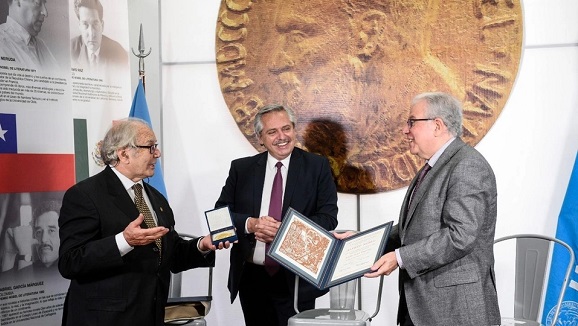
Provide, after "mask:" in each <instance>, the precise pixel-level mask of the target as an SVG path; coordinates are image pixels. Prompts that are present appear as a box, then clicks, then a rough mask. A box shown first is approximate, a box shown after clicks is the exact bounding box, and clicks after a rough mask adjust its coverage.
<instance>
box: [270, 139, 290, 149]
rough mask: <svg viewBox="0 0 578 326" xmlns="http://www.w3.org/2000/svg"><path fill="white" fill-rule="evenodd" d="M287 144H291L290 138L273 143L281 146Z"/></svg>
mask: <svg viewBox="0 0 578 326" xmlns="http://www.w3.org/2000/svg"><path fill="white" fill-rule="evenodd" d="M287 144H289V141H288V140H283V141H278V142H276V143H275V144H273V145H275V146H279V147H283V146H286V145H287Z"/></svg>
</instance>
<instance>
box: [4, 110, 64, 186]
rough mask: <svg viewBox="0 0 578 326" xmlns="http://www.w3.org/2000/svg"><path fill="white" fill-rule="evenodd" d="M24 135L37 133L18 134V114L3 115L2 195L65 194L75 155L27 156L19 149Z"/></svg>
mask: <svg viewBox="0 0 578 326" xmlns="http://www.w3.org/2000/svg"><path fill="white" fill-rule="evenodd" d="M22 132H26V133H34V130H19V129H18V115H17V114H9V113H0V180H1V181H0V193H22V192H43V191H64V190H66V189H68V188H69V187H70V186H72V185H73V184H74V182H75V180H74V179H75V174H74V154H37V153H26V151H25V150H23V149H20V148H19V147H18V139H19V135H20V136H22V135H23V134H22ZM27 136H29V135H27ZM38 137H39V141H41V142H43V143H44V142H46V141H47V140H46V139H42V136H38ZM20 138H21V137H20Z"/></svg>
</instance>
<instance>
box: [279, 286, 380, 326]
mask: <svg viewBox="0 0 578 326" xmlns="http://www.w3.org/2000/svg"><path fill="white" fill-rule="evenodd" d="M358 281H359V279H354V280H351V281H349V282H346V283H343V284H340V285H337V286H334V287H332V288H330V289H329V302H330V303H329V306H330V308H328V309H327V308H322V309H311V310H306V311H303V312H299V309H298V308H297V302H298V288H299V276H297V275H295V298H294V299H293V306H294V309H295V312H296V313H297V314H296V315H295V316H293V317H291V318H289V322H288V326H334V325H341V326H368V325H370V322H371V320H372V319H373V318H374V317H375V316H377V313H378V312H379V306H380V305H381V292H382V288H383V275H382V276H381V277H380V279H379V290H378V294H377V305H376V307H375V312H374V313H373V315H371V316H370V315H369V314H368V313H366V312H365V311H362V310H356V309H353V307H354V305H355V290H356V287H357V282H358Z"/></svg>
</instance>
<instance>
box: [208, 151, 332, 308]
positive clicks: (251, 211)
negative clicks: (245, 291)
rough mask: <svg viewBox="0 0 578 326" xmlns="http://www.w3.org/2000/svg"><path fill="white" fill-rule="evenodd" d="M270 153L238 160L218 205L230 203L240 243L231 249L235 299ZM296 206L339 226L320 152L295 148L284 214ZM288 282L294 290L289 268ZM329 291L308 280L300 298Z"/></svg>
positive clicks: (231, 288)
mask: <svg viewBox="0 0 578 326" xmlns="http://www.w3.org/2000/svg"><path fill="white" fill-rule="evenodd" d="M266 166H267V152H264V153H261V154H257V155H255V156H252V157H245V158H241V159H237V160H234V161H233V162H232V163H231V169H230V170H229V176H228V178H227V181H226V182H225V186H224V187H223V189H222V191H221V196H220V197H219V200H217V203H216V204H215V207H221V206H225V205H229V208H230V210H231V212H232V214H233V223H234V224H235V227H236V228H237V234H238V236H239V243H237V244H235V245H234V246H233V248H232V249H231V256H230V257H231V266H230V269H229V284H228V286H229V291H230V293H231V302H233V301H234V300H235V297H236V296H237V293H238V292H239V282H240V281H241V273H242V272H243V266H244V265H245V262H246V261H247V258H248V257H249V256H250V255H251V254H252V248H253V247H254V246H255V241H256V240H255V236H254V235H253V234H245V233H244V230H245V220H246V219H247V218H248V217H259V215H260V211H261V197H262V194H263V183H264V181H265V168H266ZM289 207H292V208H293V209H295V210H297V211H298V212H300V213H302V214H303V215H305V216H307V217H308V218H310V219H311V220H313V221H314V222H315V223H317V224H319V225H320V226H322V227H323V228H325V229H327V230H333V229H335V227H336V226H337V190H336V187H335V181H334V179H333V176H332V174H331V169H330V167H329V161H328V160H327V159H326V158H325V157H323V156H319V155H315V154H311V153H308V152H305V151H303V150H301V149H299V148H295V149H294V150H293V153H292V154H291V160H290V162H289V171H288V173H287V181H286V184H285V194H284V197H283V212H282V216H283V215H284V214H285V213H286V212H287V208H289ZM286 275H287V283H288V285H289V289H290V290H291V292H293V290H294V283H295V274H293V273H290V272H289V271H287V273H286ZM326 292H327V291H319V290H317V289H316V288H315V287H314V286H313V285H311V284H309V283H307V282H304V281H303V282H300V283H299V299H303V300H309V299H312V298H316V297H319V296H321V295H323V294H324V293H326Z"/></svg>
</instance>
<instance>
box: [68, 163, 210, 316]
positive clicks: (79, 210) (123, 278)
mask: <svg viewBox="0 0 578 326" xmlns="http://www.w3.org/2000/svg"><path fill="white" fill-rule="evenodd" d="M144 189H145V191H146V193H147V195H148V197H149V199H150V202H151V205H152V206H153V209H154V211H155V212H156V216H157V218H158V222H159V225H162V226H165V227H167V228H169V230H170V231H169V233H167V234H166V235H165V236H163V237H162V243H163V245H162V261H161V263H160V265H159V262H158V259H159V258H158V257H159V255H158V249H157V247H156V245H155V244H154V243H151V244H149V245H146V246H137V247H135V248H134V249H133V250H132V251H131V252H129V253H128V254H126V255H124V256H122V257H121V255H120V253H119V251H118V247H117V244H116V241H115V235H116V234H118V233H120V232H122V231H123V230H124V229H125V228H126V226H127V225H128V224H129V223H130V222H131V221H133V220H134V219H135V218H137V217H138V215H139V212H138V210H137V208H136V206H135V204H134V202H133V201H132V199H131V198H130V196H129V194H128V193H127V191H126V190H125V189H124V187H123V185H122V182H121V181H120V180H119V179H118V177H117V176H116V174H115V173H114V171H112V169H111V168H110V167H108V166H107V167H106V168H105V169H104V170H103V171H102V172H100V173H99V174H97V175H95V176H92V177H90V178H88V179H86V180H84V181H81V182H79V183H78V184H76V185H74V186H72V187H71V188H70V189H68V191H66V193H65V194H64V199H63V202H62V209H61V211H60V218H59V221H58V224H59V226H60V258H59V264H58V267H59V270H60V273H61V274H62V276H64V277H65V278H68V279H70V280H71V282H70V287H69V289H68V293H67V296H66V301H65V303H64V314H63V325H73V326H76V325H85V326H87V325H94V326H102V325H107V326H113V325H119V326H121V325H139V326H142V325H149V326H153V325H154V326H161V325H163V318H164V305H165V304H166V301H167V296H168V288H169V282H170V272H171V271H172V272H174V273H177V272H180V271H183V270H187V269H190V268H193V267H201V266H212V265H213V264H214V258H215V254H214V252H212V253H210V254H208V255H207V256H206V257H205V256H203V255H202V254H201V253H200V252H199V250H198V249H197V241H198V239H193V240H190V241H186V240H183V239H181V238H180V237H179V236H178V234H177V232H176V231H175V228H174V227H175V219H174V216H173V211H172V209H171V207H170V206H169V203H168V202H167V200H166V199H165V197H163V195H162V194H161V193H160V192H158V191H157V190H156V189H154V188H153V187H151V186H149V185H148V184H146V183H144ZM141 227H143V228H146V225H145V224H144V222H143V224H142V225H141Z"/></svg>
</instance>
